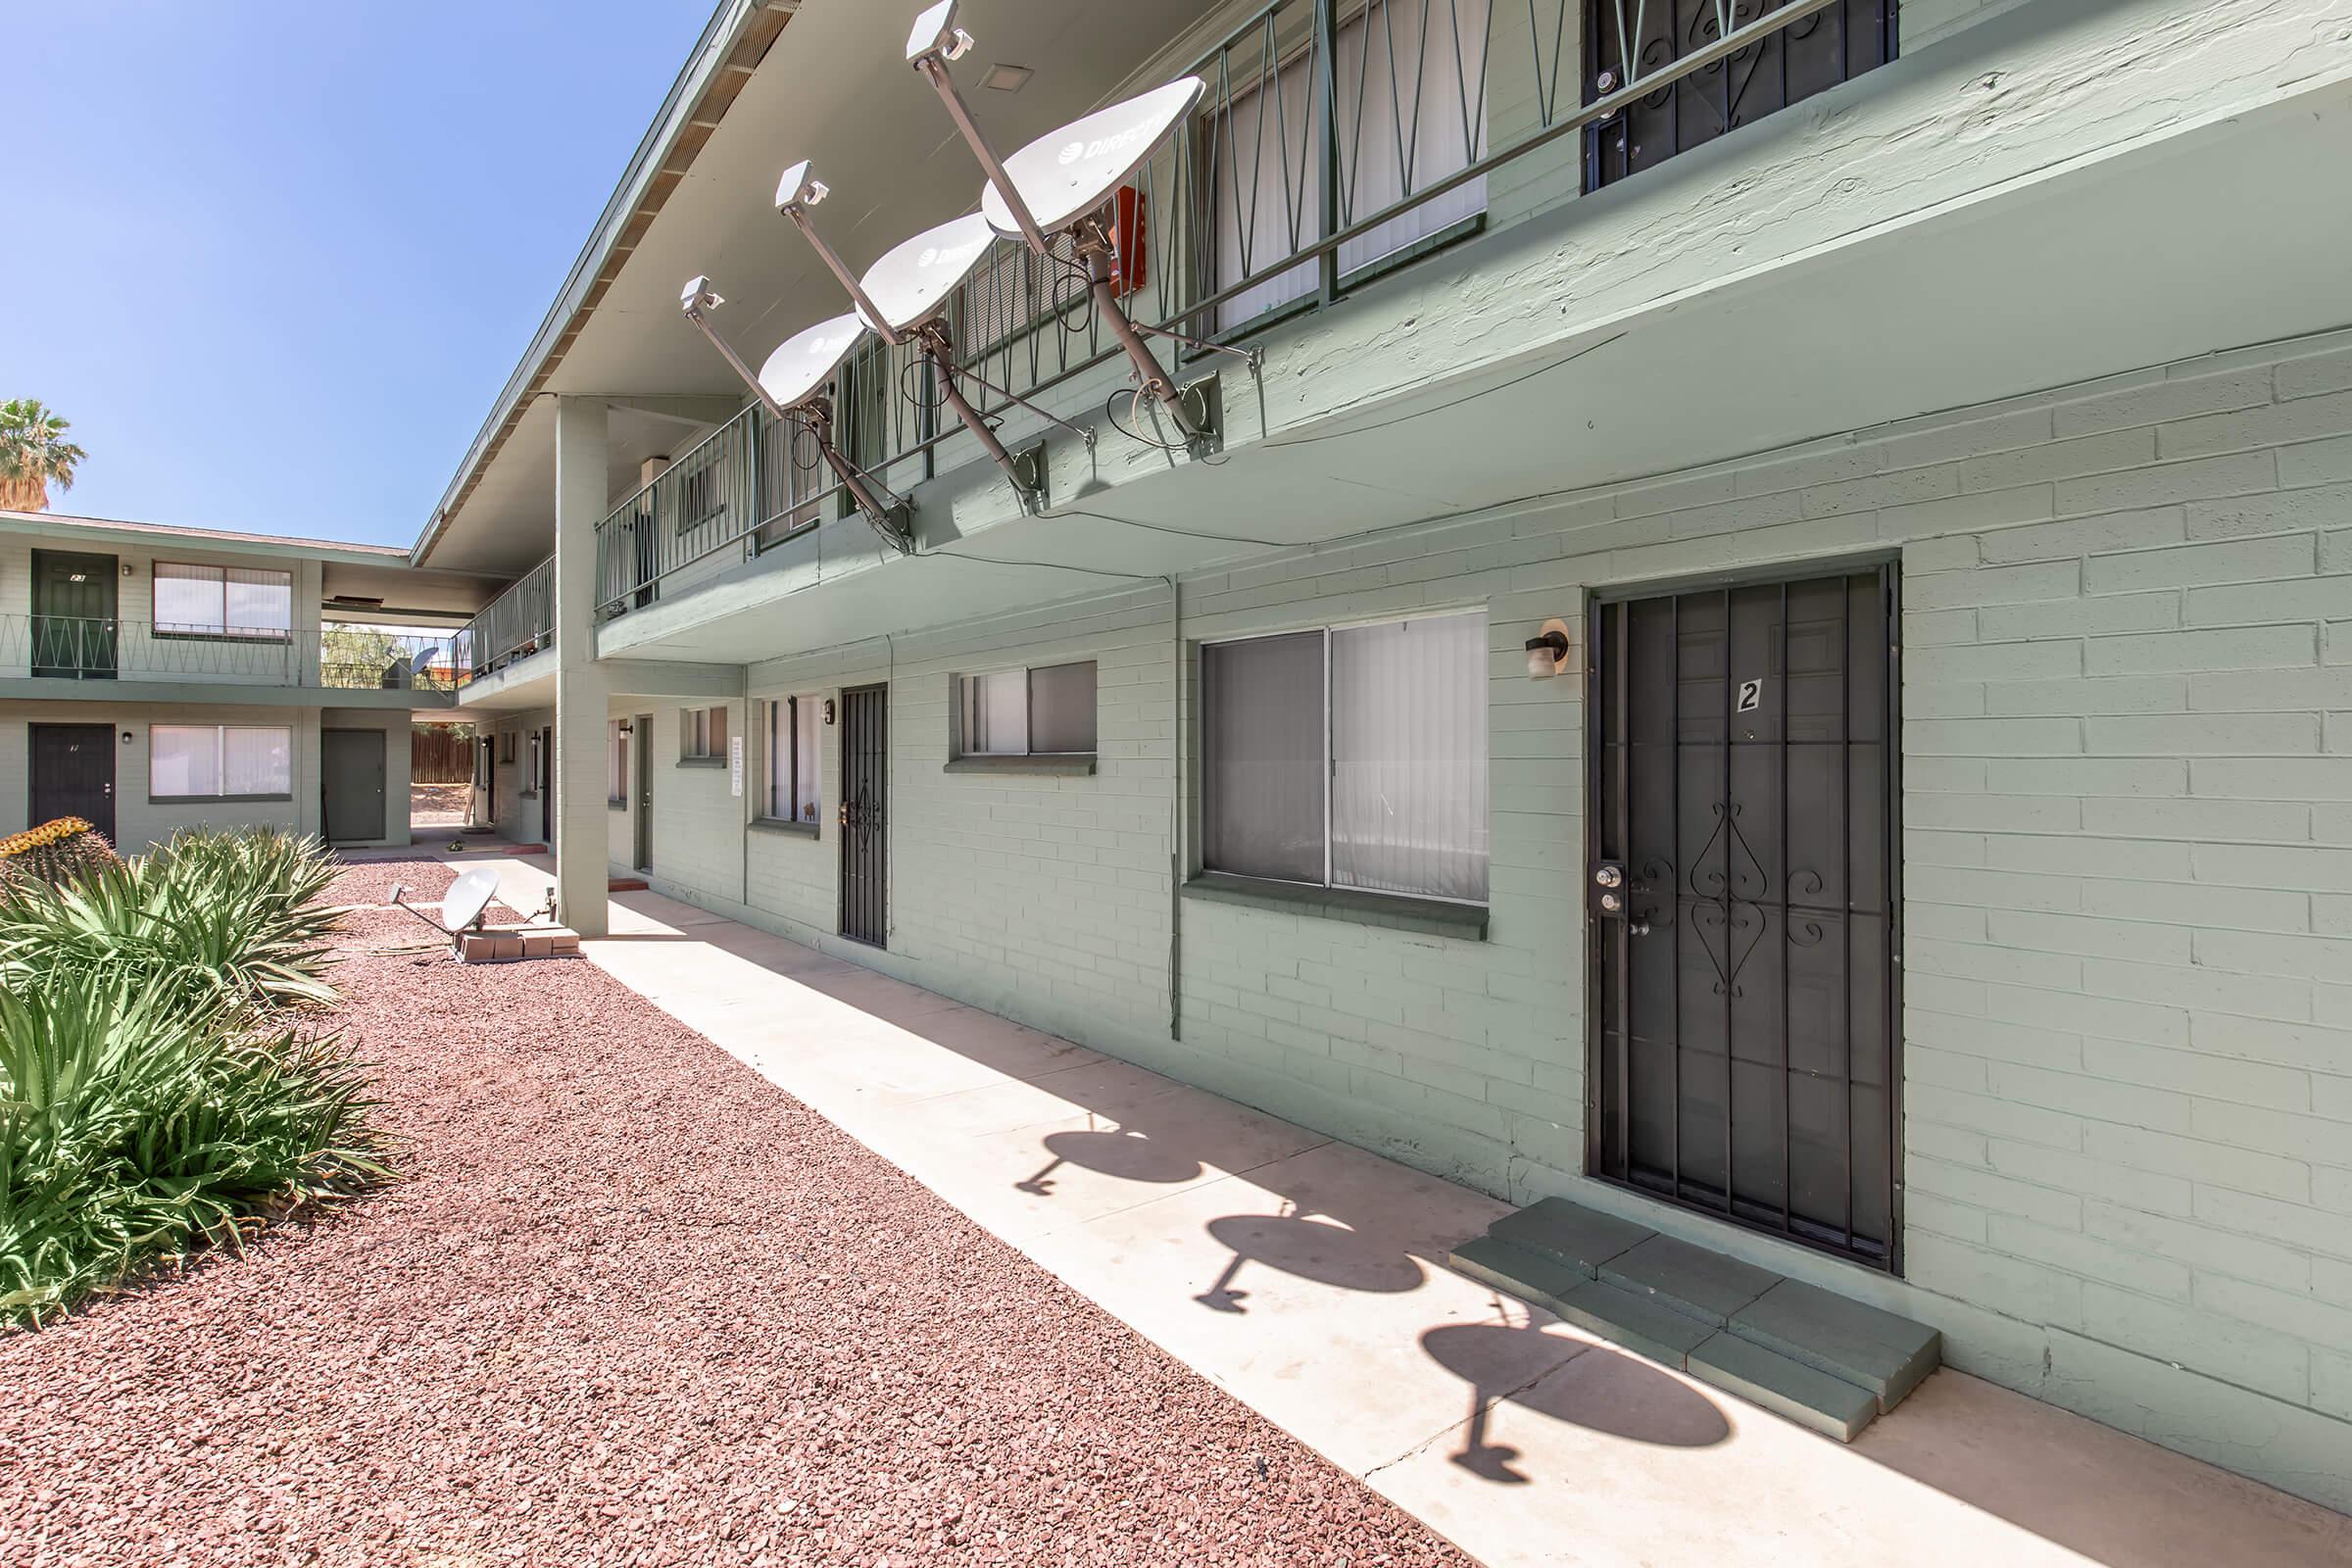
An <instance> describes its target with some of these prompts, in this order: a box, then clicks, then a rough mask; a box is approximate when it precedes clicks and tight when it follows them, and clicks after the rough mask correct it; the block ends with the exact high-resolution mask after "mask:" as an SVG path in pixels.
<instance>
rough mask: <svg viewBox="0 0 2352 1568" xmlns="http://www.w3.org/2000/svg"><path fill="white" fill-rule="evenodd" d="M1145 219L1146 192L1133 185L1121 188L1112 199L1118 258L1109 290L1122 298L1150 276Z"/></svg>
mask: <svg viewBox="0 0 2352 1568" xmlns="http://www.w3.org/2000/svg"><path fill="white" fill-rule="evenodd" d="M1145 217H1146V207H1145V202H1144V193H1143V192H1142V191H1140V190H1137V189H1136V188H1135V187H1134V186H1133V185H1121V186H1120V187H1119V189H1118V193H1117V194H1116V195H1114V196H1112V197H1111V199H1110V245H1111V250H1112V251H1113V252H1114V253H1115V256H1116V261H1115V264H1114V267H1113V270H1112V276H1111V284H1110V291H1111V293H1112V294H1114V295H1115V296H1117V297H1118V298H1120V299H1125V298H1126V297H1127V296H1128V295H1130V294H1133V293H1134V292H1135V291H1136V290H1137V289H1140V288H1142V287H1143V286H1144V284H1145V283H1146V282H1147V281H1149V279H1150V277H1151V268H1150V266H1149V261H1150V257H1151V247H1150V245H1149V244H1147V243H1146V236H1147V231H1148V224H1147V223H1146V221H1145Z"/></svg>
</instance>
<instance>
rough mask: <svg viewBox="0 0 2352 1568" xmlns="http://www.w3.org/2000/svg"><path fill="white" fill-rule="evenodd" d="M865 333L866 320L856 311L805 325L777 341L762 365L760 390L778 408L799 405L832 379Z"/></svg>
mask: <svg viewBox="0 0 2352 1568" xmlns="http://www.w3.org/2000/svg"><path fill="white" fill-rule="evenodd" d="M863 336H865V323H864V322H863V321H860V320H859V319H858V313H857V312H855V311H851V312H849V313H847V314H846V315H842V316H836V317H833V318H832V319H829V320H823V321H819V322H817V323H816V324H815V325H814V326H809V327H803V328H802V329H801V330H800V331H798V332H795V333H793V334H792V336H790V337H788V338H786V339H785V340H784V341H783V342H782V343H780V344H778V345H777V347H776V352H775V353H773V354H770V355H769V356H768V357H767V363H766V364H765V365H762V366H761V367H760V390H761V391H762V392H765V393H766V394H767V395H768V396H769V397H770V398H772V399H773V400H774V401H775V403H776V406H777V407H778V408H784V409H790V408H796V407H798V406H799V405H801V404H803V403H806V402H808V401H809V398H810V397H811V396H812V395H814V393H815V392H816V390H817V389H818V388H819V387H821V386H823V385H824V384H825V383H826V382H827V381H829V380H831V379H832V378H833V372H834V371H835V370H837V369H839V368H841V362H842V361H844V360H846V359H848V358H849V357H850V350H852V349H854V348H856V347H857V346H858V339H859V338H861V337H863Z"/></svg>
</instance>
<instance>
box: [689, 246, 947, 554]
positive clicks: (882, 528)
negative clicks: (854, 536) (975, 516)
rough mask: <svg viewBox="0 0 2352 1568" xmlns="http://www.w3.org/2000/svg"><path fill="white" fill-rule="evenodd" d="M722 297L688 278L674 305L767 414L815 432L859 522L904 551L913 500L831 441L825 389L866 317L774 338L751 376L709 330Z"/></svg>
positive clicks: (908, 547)
mask: <svg viewBox="0 0 2352 1568" xmlns="http://www.w3.org/2000/svg"><path fill="white" fill-rule="evenodd" d="M725 303H726V301H725V300H724V299H722V298H721V297H720V296H719V294H718V291H717V290H716V289H714V288H712V287H711V280H710V279H709V278H707V277H697V278H694V279H692V280H690V281H689V282H688V283H687V285H686V286H685V288H683V289H682V290H680V291H679V293H678V309H679V310H681V311H683V312H684V313H685V316H686V319H688V320H689V321H692V322H693V323H694V324H695V326H696V328H697V329H698V330H700V331H701V332H702V334H703V336H705V337H707V338H709V339H710V340H711V347H712V348H715V349H717V350H718V352H719V354H720V356H721V357H722V358H723V359H725V360H726V362H727V364H728V365H730V366H732V367H734V369H735V373H736V374H737V375H739V376H741V377H743V380H744V384H745V385H747V386H749V387H750V388H751V389H752V390H753V391H754V392H755V393H757V394H759V397H760V402H761V403H763V404H765V405H766V407H767V412H768V413H769V414H770V415H772V416H773V417H775V418H776V419H777V420H778V421H779V422H782V421H784V420H787V419H796V418H797V419H798V420H799V421H800V422H801V424H802V425H803V426H805V427H806V428H807V429H808V431H809V434H810V435H811V436H813V437H814V438H815V440H816V450H817V455H818V456H820V457H821V458H823V459H824V461H825V466H827V467H829V468H831V469H832V470H833V475H834V477H835V478H837V479H839V480H840V481H841V487H842V488H843V489H844V490H847V491H848V492H849V494H850V499H851V500H852V501H854V502H856V503H857V504H858V511H859V512H861V513H863V514H864V515H865V520H866V521H867V522H869V523H872V524H873V527H874V531H875V532H876V533H878V534H880V535H881V536H882V538H883V540H884V542H885V543H887V544H889V545H890V547H891V548H892V549H894V550H896V551H898V552H899V553H900V554H901V555H908V554H911V553H912V552H913V550H914V508H913V505H912V504H911V503H909V502H907V501H905V500H902V499H900V498H899V497H896V496H892V495H890V493H889V487H888V486H886V485H884V484H883V483H882V482H881V481H880V480H879V479H876V478H875V477H874V476H873V475H871V474H869V473H867V472H866V471H865V470H864V469H863V468H860V467H858V465H856V464H855V463H852V462H851V461H850V460H849V459H848V458H846V457H844V456H842V454H841V451H840V449H839V448H837V447H835V446H834V445H833V405H832V403H831V402H830V401H829V400H828V399H827V398H826V396H825V388H826V387H827V386H829V385H831V383H832V380H833V372H834V371H836V370H838V369H840V368H841V362H842V361H844V360H846V359H848V358H849V357H850V351H851V350H852V349H855V348H856V347H857V346H858V340H859V339H861V338H863V337H864V336H865V332H866V327H865V323H864V322H863V321H861V320H859V319H858V314H857V313H856V312H855V311H852V312H849V313H846V314H844V315H841V316H836V317H832V318H829V319H826V320H822V321H819V322H817V323H816V324H815V325H814V326H806V327H803V328H802V329H801V330H800V331H798V332H795V333H794V334H793V335H792V336H790V337H788V338H786V339H785V340H784V341H783V342H782V343H780V344H778V345H777V347H776V350H775V352H774V353H772V354H770V355H769V356H768V357H767V363H766V364H764V365H762V366H760V373H759V374H758V375H754V374H753V373H752V370H751V367H750V366H747V365H745V364H744V363H743V358H742V356H741V355H739V354H737V353H736V352H735V350H734V349H733V348H731V347H729V346H728V343H727V340H726V339H725V338H722V337H720V336H719V335H718V333H717V332H716V331H714V330H713V329H712V328H711V321H710V319H709V318H710V313H711V312H712V311H714V310H717V309H718V308H719V307H720V306H721V305H724V304H725ZM886 497H887V499H885V498H886Z"/></svg>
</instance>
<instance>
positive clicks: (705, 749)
mask: <svg viewBox="0 0 2352 1568" xmlns="http://www.w3.org/2000/svg"><path fill="white" fill-rule="evenodd" d="M678 755H679V756H680V757H682V758H684V759H685V760H689V761H696V762H715V761H719V760H724V759H725V757H726V755H727V711H726V710H725V709H723V708H689V709H687V710H686V711H684V712H682V713H680V714H679V715H678Z"/></svg>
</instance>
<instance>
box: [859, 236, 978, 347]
mask: <svg viewBox="0 0 2352 1568" xmlns="http://www.w3.org/2000/svg"><path fill="white" fill-rule="evenodd" d="M996 237H997V235H996V229H995V228H994V227H993V226H992V225H991V224H990V222H989V221H988V219H987V218H986V217H984V216H982V215H981V214H979V213H966V214H965V215H964V216H963V217H961V218H957V219H954V220H951V221H948V222H945V223H942V224H940V225H939V226H938V227H937V228H926V229H924V230H923V231H922V232H921V233H920V234H917V235H915V236H914V237H913V238H912V239H910V240H907V241H905V242H904V243H902V244H899V245H895V246H893V247H891V248H890V249H889V250H888V251H885V252H884V253H883V255H882V259H881V260H880V261H878V262H876V263H874V265H873V266H871V267H869V268H867V269H866V270H865V276H864V277H863V278H862V279H860V280H859V281H860V282H861V284H862V285H863V287H864V289H865V297H866V300H867V302H868V303H870V304H871V305H872V306H873V307H874V308H875V309H876V310H877V311H879V312H881V314H882V319H881V320H879V321H868V322H867V323H866V324H867V325H869V326H871V327H873V328H874V329H875V330H876V331H889V332H904V331H906V330H907V329H908V328H909V327H914V326H919V325H921V324H922V323H923V322H924V321H927V320H929V319H931V318H932V317H933V316H936V315H937V314H939V310H940V307H941V306H942V305H943V304H944V303H945V302H946V300H947V298H948V296H949V295H950V294H953V293H955V292H956V288H957V287H958V286H959V285H960V284H961V283H962V282H963V280H964V279H965V278H967V277H969V276H971V275H972V270H973V269H974V268H976V267H978V266H979V265H980V259H981V258H982V257H984V256H986V255H987V254H988V248H989V246H990V245H991V244H992V243H993V242H994V241H995V239H996ZM858 314H859V315H861V316H862V315H863V314H864V313H863V311H862V310H861V311H860V312H859V313H858Z"/></svg>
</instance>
